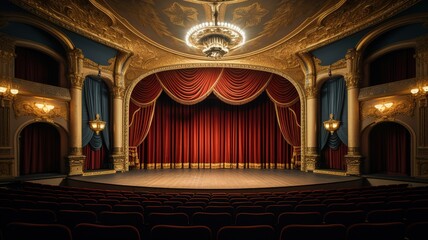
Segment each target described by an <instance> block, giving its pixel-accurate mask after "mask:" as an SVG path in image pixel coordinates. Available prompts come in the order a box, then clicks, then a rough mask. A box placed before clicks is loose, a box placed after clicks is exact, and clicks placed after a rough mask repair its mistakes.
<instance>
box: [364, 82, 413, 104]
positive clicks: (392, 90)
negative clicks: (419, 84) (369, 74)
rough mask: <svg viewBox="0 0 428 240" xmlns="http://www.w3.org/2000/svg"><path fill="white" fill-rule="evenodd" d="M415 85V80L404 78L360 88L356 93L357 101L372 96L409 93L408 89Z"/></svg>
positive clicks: (371, 97)
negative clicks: (357, 93)
mask: <svg viewBox="0 0 428 240" xmlns="http://www.w3.org/2000/svg"><path fill="white" fill-rule="evenodd" d="M415 86H416V80H415V79H414V78H412V79H406V80H401V81H396V82H391V83H385V84H380V85H376V86H372V87H365V88H360V92H359V95H358V100H359V101H365V100H370V99H373V98H379V97H385V96H393V95H409V94H410V89H412V88H414V87H415Z"/></svg>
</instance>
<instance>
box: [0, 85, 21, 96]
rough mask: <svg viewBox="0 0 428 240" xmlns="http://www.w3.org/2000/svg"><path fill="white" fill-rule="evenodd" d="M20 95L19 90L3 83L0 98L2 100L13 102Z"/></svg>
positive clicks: (0, 86) (0, 88) (0, 87)
mask: <svg viewBox="0 0 428 240" xmlns="http://www.w3.org/2000/svg"><path fill="white" fill-rule="evenodd" d="M18 93H19V90H18V89H17V88H13V87H12V86H11V85H9V84H4V83H2V84H1V85H0V96H1V98H2V99H6V100H12V99H13V98H14V97H15V96H16V95H17V94H18Z"/></svg>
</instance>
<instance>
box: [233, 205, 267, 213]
mask: <svg viewBox="0 0 428 240" xmlns="http://www.w3.org/2000/svg"><path fill="white" fill-rule="evenodd" d="M243 212H246V213H262V212H266V211H265V209H264V207H262V206H238V207H236V208H235V214H238V213H243Z"/></svg>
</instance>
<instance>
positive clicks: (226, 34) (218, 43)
mask: <svg viewBox="0 0 428 240" xmlns="http://www.w3.org/2000/svg"><path fill="white" fill-rule="evenodd" d="M220 1H221V0H217V1H210V2H212V7H211V9H212V12H213V21H212V22H204V23H201V24H198V25H196V26H193V27H192V28H190V30H189V31H188V32H187V34H186V37H185V40H186V44H187V45H188V46H190V47H193V48H196V49H200V50H202V53H204V54H205V56H207V57H210V58H213V59H220V58H222V57H223V56H224V55H226V54H227V53H229V51H231V50H233V49H236V48H238V47H240V46H242V45H243V44H244V43H245V32H244V31H243V30H242V29H241V28H239V27H238V26H235V25H233V24H231V23H228V22H219V21H218V19H217V18H218V8H219V6H220V4H221V3H220ZM221 2H223V1H221Z"/></svg>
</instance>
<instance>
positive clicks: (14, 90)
mask: <svg viewBox="0 0 428 240" xmlns="http://www.w3.org/2000/svg"><path fill="white" fill-rule="evenodd" d="M18 92H19V91H18V89H16V88H12V89H10V93H12V94H13V95H16V94H18Z"/></svg>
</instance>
